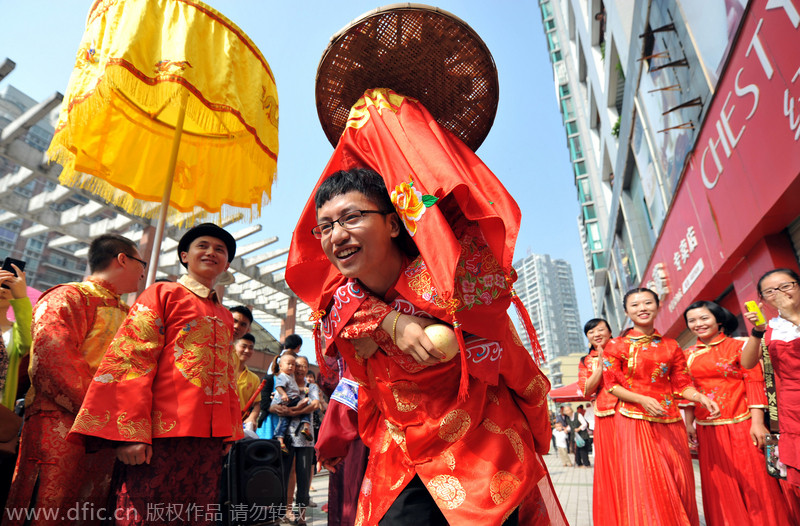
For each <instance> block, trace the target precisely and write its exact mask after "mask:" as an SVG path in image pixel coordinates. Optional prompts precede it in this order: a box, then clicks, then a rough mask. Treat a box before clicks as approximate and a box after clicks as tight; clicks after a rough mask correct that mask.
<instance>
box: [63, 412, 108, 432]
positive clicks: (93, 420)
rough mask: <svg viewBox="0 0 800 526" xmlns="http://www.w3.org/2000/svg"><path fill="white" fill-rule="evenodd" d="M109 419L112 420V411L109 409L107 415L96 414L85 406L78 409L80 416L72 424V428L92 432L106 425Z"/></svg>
mask: <svg viewBox="0 0 800 526" xmlns="http://www.w3.org/2000/svg"><path fill="white" fill-rule="evenodd" d="M109 420H111V411H108V410H107V411H106V414H105V415H102V416H95V415H93V414H90V413H89V410H88V409H86V408H85V407H84V408H82V409H81V410H80V411H78V416H76V417H75V423H74V424H72V428H73V429H74V430H75V431H78V432H81V433H91V432H92V431H96V430H98V429H100V428H102V427H105V425H106V424H108V421H109Z"/></svg>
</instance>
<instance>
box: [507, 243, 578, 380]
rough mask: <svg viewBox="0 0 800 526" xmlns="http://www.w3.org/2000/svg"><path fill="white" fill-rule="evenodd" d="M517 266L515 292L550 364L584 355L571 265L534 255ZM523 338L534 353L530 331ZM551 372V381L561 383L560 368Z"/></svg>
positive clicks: (515, 268)
mask: <svg viewBox="0 0 800 526" xmlns="http://www.w3.org/2000/svg"><path fill="white" fill-rule="evenodd" d="M513 266H514V270H515V271H516V272H517V282H516V283H515V284H514V289H515V290H516V292H517V294H518V295H519V298H520V299H521V300H522V303H523V304H524V305H525V307H526V308H527V309H528V313H529V314H530V316H531V321H532V322H533V326H534V328H535V329H536V333H537V335H538V338H539V343H540V345H541V346H542V351H543V352H544V356H545V359H546V361H547V362H548V363H554V360H555V359H556V358H557V357H559V356H566V355H568V354H570V353H575V352H580V351H581V350H582V349H583V348H584V347H585V345H584V341H583V334H582V332H581V322H580V313H579V311H578V300H577V298H576V296H575V282H574V280H573V278H572V267H571V266H570V264H569V263H567V262H566V261H564V260H563V259H551V258H550V256H549V255H547V254H545V255H540V254H530V255H528V256H527V257H525V258H524V259H521V260H519V261H517V262H516V263H514V265H513ZM520 336H521V338H522V341H523V343H524V344H525V347H526V348H527V349H528V350H529V351H530V348H531V346H530V341H529V340H528V335H527V332H526V331H520ZM551 372H552V373H553V375H554V376H552V377H551V382H553V383H554V384H560V378H559V377H558V368H557V367H551Z"/></svg>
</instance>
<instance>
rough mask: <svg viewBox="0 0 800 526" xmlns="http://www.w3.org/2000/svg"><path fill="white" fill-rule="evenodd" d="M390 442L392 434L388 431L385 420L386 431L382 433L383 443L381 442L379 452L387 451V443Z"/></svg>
mask: <svg viewBox="0 0 800 526" xmlns="http://www.w3.org/2000/svg"><path fill="white" fill-rule="evenodd" d="M391 443H392V434H391V433H390V432H389V426H388V422H387V426H386V432H385V433H384V434H383V443H382V444H381V453H386V452H387V451H389V445H390V444H391Z"/></svg>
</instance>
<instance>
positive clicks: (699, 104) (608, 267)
mask: <svg viewBox="0 0 800 526" xmlns="http://www.w3.org/2000/svg"><path fill="white" fill-rule="evenodd" d="M540 7H541V12H542V20H543V25H544V31H545V34H546V36H547V44H548V52H549V53H550V57H551V61H552V63H553V76H554V81H555V87H556V93H557V96H558V102H559V105H560V107H561V111H562V115H563V118H564V129H565V132H566V135H567V145H568V151H569V155H570V158H571V161H572V164H573V168H574V171H573V176H574V178H575V185H576V192H577V197H578V201H579V206H580V216H579V220H578V222H579V228H580V238H581V241H582V243H583V248H584V253H585V261H586V270H587V274H588V277H589V283H590V286H591V287H592V300H593V306H594V310H595V313H597V315H599V316H602V317H604V318H606V319H607V320H608V321H609V322H610V323H611V326H612V329H613V330H614V332H615V333H617V332H618V331H620V330H621V329H622V328H623V327H624V326H626V324H627V320H626V318H625V315H624V311H623V306H622V298H623V296H624V294H625V292H626V291H627V290H628V289H630V288H632V287H636V286H647V287H650V288H652V289H653V290H655V291H656V292H657V293H658V295H659V297H660V299H661V303H662V308H661V311H660V313H659V316H658V318H657V320H656V327H657V328H658V329H659V330H660V331H661V332H663V333H664V334H666V335H668V336H671V337H675V338H678V339H679V341H681V343H689V342H690V341H691V336H690V334H689V333H688V331H687V330H686V327H685V324H684V322H683V311H684V310H685V309H686V307H687V306H688V305H689V304H691V303H692V302H693V301H696V300H698V299H705V300H714V301H717V302H719V303H720V304H722V305H724V306H725V307H727V308H728V309H730V310H731V311H732V312H733V313H734V314H737V315H739V316H741V311H742V308H743V306H742V304H743V303H744V302H745V301H747V300H751V299H756V290H755V286H756V282H757V280H758V278H759V277H760V276H761V275H762V274H763V273H764V272H766V271H768V270H771V269H773V268H776V267H790V268H793V269H795V270H797V269H798V257H800V199H798V196H800V155H798V152H800V147H799V146H800V73H798V69H797V68H798V65H797V63H796V62H797V61H796V60H795V59H794V57H795V56H796V53H794V52H793V51H792V50H795V49H797V45H798V44H800V29H799V26H800V15H798V10H797V7H796V6H795V3H794V2H766V1H763V0H759V1H756V0H752V1H749V2H748V1H746V0H733V1H730V0H728V1H725V0H709V1H707V2H706V1H704V2H696V1H692V0H650V1H641V2H638V1H637V2H630V1H622V0H618V1H605V2H604V1H601V0H589V1H584V0H580V1H579V0H561V1H550V0H542V1H540ZM767 314H771V315H774V314H775V313H769V312H768V313H767ZM740 320H741V318H740ZM740 330H742V331H743V330H746V327H745V326H744V323H740Z"/></svg>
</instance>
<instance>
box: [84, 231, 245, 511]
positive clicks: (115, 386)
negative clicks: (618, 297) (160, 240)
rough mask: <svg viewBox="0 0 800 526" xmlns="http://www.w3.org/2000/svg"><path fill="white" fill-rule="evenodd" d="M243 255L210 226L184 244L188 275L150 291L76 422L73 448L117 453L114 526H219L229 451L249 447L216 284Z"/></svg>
mask: <svg viewBox="0 0 800 526" xmlns="http://www.w3.org/2000/svg"><path fill="white" fill-rule="evenodd" d="M235 252H236V242H235V240H234V239H233V236H231V235H230V234H229V233H228V232H226V231H225V230H223V229H222V228H220V227H218V226H216V225H214V224H211V223H204V224H202V225H199V226H196V227H194V228H192V229H190V230H189V231H188V232H186V234H184V235H183V237H182V238H181V240H180V242H179V243H178V254H179V255H180V261H181V263H182V264H183V265H184V266H185V267H186V268H187V270H188V275H184V276H182V277H181V278H180V279H179V280H178V282H177V283H156V284H154V285H153V286H151V287H148V288H147V290H145V291H144V293H142V295H141V296H140V297H139V299H138V300H137V302H136V303H135V304H134V306H133V307H131V311H130V314H129V315H128V317H127V318H126V319H125V321H124V322H123V323H122V325H121V326H120V328H119V331H118V332H117V335H116V337H115V338H114V340H113V341H112V342H111V345H110V346H109V348H108V351H107V352H106V355H105V357H104V358H103V361H102V362H101V363H100V366H99V367H98V369H97V373H96V374H95V376H94V379H93V381H92V385H91V387H90V388H89V391H88V393H87V394H86V399H85V400H84V402H83V405H82V407H81V409H80V412H79V413H78V416H77V418H76V419H75V423H74V425H73V426H72V430H71V432H70V439H71V440H74V441H77V442H81V441H82V439H83V438H84V437H87V438H90V439H88V440H86V443H87V445H91V444H92V443H96V442H101V443H102V445H104V446H110V445H113V446H114V447H115V449H116V456H117V459H118V460H119V462H117V464H116V466H115V470H114V480H113V483H112V489H113V491H114V492H115V495H116V507H115V510H114V513H115V516H114V519H115V521H116V524H126V525H127V524H162V523H164V522H168V523H177V524H183V523H185V524H215V523H216V521H218V520H221V515H220V513H221V510H220V508H219V503H218V493H219V481H220V476H221V472H222V461H223V454H224V452H225V451H226V446H225V444H224V442H231V441H233V440H238V439H239V438H241V437H242V420H241V409H240V406H239V396H238V394H237V391H236V379H235V377H234V364H233V361H234V359H235V357H234V355H233V353H232V352H231V333H232V331H233V318H232V316H231V313H230V312H229V311H228V309H226V308H225V307H224V306H223V305H222V304H221V303H220V301H219V299H218V298H217V295H216V293H215V292H214V284H215V281H216V280H217V278H218V277H219V276H220V274H222V273H223V272H224V271H225V270H227V268H228V265H229V264H230V262H231V261H232V260H233V257H234V255H235ZM91 437H98V438H100V439H103V440H102V441H98V440H97V439H96V438H91Z"/></svg>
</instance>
